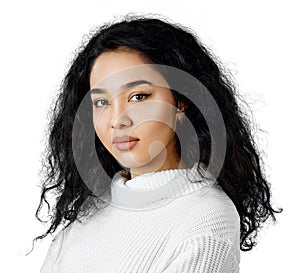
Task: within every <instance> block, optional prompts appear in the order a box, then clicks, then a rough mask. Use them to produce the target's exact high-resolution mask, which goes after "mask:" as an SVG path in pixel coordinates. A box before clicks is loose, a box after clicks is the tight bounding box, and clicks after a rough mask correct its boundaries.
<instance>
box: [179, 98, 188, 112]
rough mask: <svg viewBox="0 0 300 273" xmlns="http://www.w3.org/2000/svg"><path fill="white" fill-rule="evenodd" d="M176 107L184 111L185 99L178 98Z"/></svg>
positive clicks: (186, 103)
mask: <svg viewBox="0 0 300 273" xmlns="http://www.w3.org/2000/svg"><path fill="white" fill-rule="evenodd" d="M177 108H178V111H179V112H185V111H186V109H187V108H188V102H187V100H186V99H183V98H181V99H180V100H178V103H177Z"/></svg>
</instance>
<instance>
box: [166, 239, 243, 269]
mask: <svg viewBox="0 0 300 273" xmlns="http://www.w3.org/2000/svg"><path fill="white" fill-rule="evenodd" d="M162 272H163V273H175V272H177V273H191V272H199V273H200V272H201V273H238V272H239V263H238V261H237V258H236V257H235V255H234V253H233V251H232V242H231V240H230V239H223V238H218V237H214V236H202V237H195V238H189V239H186V240H184V241H183V242H182V243H181V244H179V245H178V246H177V247H176V248H175V250H174V252H173V254H172V256H171V259H170V260H169V262H168V264H167V265H166V266H165V268H164V270H162Z"/></svg>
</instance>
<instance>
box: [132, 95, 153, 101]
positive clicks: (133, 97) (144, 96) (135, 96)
mask: <svg viewBox="0 0 300 273" xmlns="http://www.w3.org/2000/svg"><path fill="white" fill-rule="evenodd" d="M149 96H151V95H150V94H135V95H133V96H132V97H131V98H130V101H141V100H144V99H146V98H147V97H149Z"/></svg>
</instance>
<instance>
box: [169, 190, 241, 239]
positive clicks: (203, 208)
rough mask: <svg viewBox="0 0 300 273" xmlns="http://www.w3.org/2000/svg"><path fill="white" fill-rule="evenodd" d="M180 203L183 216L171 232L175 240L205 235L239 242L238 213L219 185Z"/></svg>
mask: <svg viewBox="0 0 300 273" xmlns="http://www.w3.org/2000/svg"><path fill="white" fill-rule="evenodd" d="M181 204H182V205H183V206H184V210H185V214H184V216H183V217H182V218H181V221H180V223H179V224H178V226H177V229H176V232H175V233H174V236H176V237H177V239H180V240H184V239H187V238H192V237H194V236H196V237H199V236H206V235H208V236H214V237H218V238H220V239H222V238H223V239H230V240H231V241H237V240H239V236H240V217H239V214H238V212H237V209H236V207H235V205H234V203H233V202H232V200H231V199H230V198H229V197H228V195H227V194H226V193H225V192H224V191H223V190H222V188H221V187H220V186H219V185H217V184H214V185H213V186H211V187H209V189H208V190H206V191H205V192H203V191H199V192H194V193H193V194H191V195H189V196H188V197H187V198H185V200H184V202H182V203H181Z"/></svg>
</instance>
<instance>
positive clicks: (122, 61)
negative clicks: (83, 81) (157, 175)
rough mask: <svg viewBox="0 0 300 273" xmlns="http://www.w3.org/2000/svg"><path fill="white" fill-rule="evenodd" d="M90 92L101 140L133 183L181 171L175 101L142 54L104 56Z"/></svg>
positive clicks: (96, 67) (97, 64)
mask: <svg viewBox="0 0 300 273" xmlns="http://www.w3.org/2000/svg"><path fill="white" fill-rule="evenodd" d="M90 87H91V100H92V103H93V122H94V127H95V131H96V134H97V136H98V138H99V139H100V141H101V142H102V144H103V145H104V146H105V148H106V149H107V150H108V151H109V152H110V153H111V154H112V155H113V156H114V158H115V159H116V160H117V161H118V162H119V163H120V164H121V165H123V166H124V167H126V168H129V169H130V173H131V177H135V176H137V175H139V174H142V173H148V172H153V171H159V170H165V169H172V168H178V167H179V164H180V160H179V158H178V156H177V153H176V141H175V133H174V129H175V125H176V115H175V111H176V106H175V100H174V97H173V95H172V92H171V91H170V89H169V87H168V84H167V82H166V81H165V79H164V78H163V77H162V75H161V74H160V73H158V72H157V71H156V70H154V69H153V67H151V66H150V65H146V62H145V61H144V60H143V59H142V58H141V57H140V55H139V54H138V53H137V52H135V51H113V52H105V53H102V54H101V55H100V56H98V58H97V59H96V60H95V62H94V65H93V67H92V70H91V75H90Z"/></svg>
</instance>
